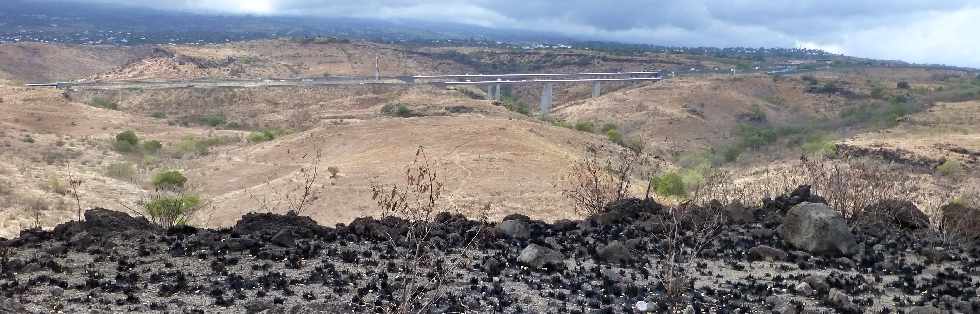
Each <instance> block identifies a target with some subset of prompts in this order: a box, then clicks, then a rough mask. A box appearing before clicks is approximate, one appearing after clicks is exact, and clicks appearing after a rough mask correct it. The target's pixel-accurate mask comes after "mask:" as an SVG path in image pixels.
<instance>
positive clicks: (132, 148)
mask: <svg viewBox="0 0 980 314" xmlns="http://www.w3.org/2000/svg"><path fill="white" fill-rule="evenodd" d="M139 143H140V138H139V136H136V132H133V131H123V132H122V133H119V134H116V141H115V142H113V143H112V147H113V149H115V150H116V151H117V152H120V153H132V152H136V151H139Z"/></svg>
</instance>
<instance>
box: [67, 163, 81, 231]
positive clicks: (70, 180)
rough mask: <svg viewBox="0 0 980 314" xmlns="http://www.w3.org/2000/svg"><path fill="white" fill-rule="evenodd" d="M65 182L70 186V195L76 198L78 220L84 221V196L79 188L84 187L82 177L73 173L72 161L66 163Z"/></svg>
mask: <svg viewBox="0 0 980 314" xmlns="http://www.w3.org/2000/svg"><path fill="white" fill-rule="evenodd" d="M65 173H66V175H65V176H66V178H65V183H67V184H66V185H67V186H68V193H69V194H68V195H69V196H71V198H73V199H75V206H76V207H77V211H76V217H77V218H78V221H82V196H81V194H79V193H78V189H79V188H80V187H82V179H79V178H76V177H75V176H74V175H72V173H71V163H70V162H69V163H66V165H65Z"/></svg>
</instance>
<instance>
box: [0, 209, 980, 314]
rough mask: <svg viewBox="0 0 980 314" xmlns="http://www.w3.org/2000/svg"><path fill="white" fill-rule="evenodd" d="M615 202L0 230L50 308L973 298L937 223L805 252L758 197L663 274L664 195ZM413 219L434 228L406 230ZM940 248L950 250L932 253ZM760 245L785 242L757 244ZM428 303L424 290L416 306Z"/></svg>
mask: <svg viewBox="0 0 980 314" xmlns="http://www.w3.org/2000/svg"><path fill="white" fill-rule="evenodd" d="M797 194H799V195H803V194H805V193H803V192H802V191H801V192H797ZM802 198H803V197H798V198H795V199H794V198H792V197H789V196H783V197H781V198H780V199H784V200H792V201H793V202H795V201H796V200H799V199H802ZM615 205H616V206H610V210H613V211H615V212H613V214H612V215H609V216H606V218H603V219H587V220H577V221H572V220H566V221H557V222H555V223H548V222H544V221H537V220H531V219H525V218H522V217H519V216H513V217H511V218H513V219H509V220H515V221H520V222H523V223H525V224H526V225H527V227H528V228H527V229H528V232H529V234H530V236H529V238H528V239H526V240H524V239H513V238H511V237H507V236H503V235H500V234H499V233H498V232H496V231H495V230H494V225H493V224H484V223H483V222H480V221H474V220H469V219H466V218H465V217H462V216H460V215H456V214H439V215H436V217H434V219H433V220H432V221H431V222H429V223H415V224H413V223H410V222H408V221H406V220H403V219H398V218H394V217H385V218H383V219H380V220H376V219H373V218H361V219H358V220H356V221H354V222H352V223H351V224H350V225H347V226H344V225H338V226H337V227H336V228H327V227H322V226H319V225H316V224H315V223H313V222H312V220H311V219H309V218H307V217H302V216H300V215H297V214H286V215H278V214H250V215H246V217H243V218H242V219H241V220H240V221H239V223H238V225H236V227H234V228H226V229H219V230H210V229H198V228H192V227H182V228H176V229H172V230H167V231H165V232H162V231H161V230H151V231H152V232H147V231H145V230H135V229H132V228H129V227H125V226H127V225H125V224H128V225H136V226H139V225H140V223H139V222H133V221H129V222H126V220H128V218H125V217H122V216H118V215H114V214H113V215H108V217H116V218H118V219H117V220H118V221H123V224H124V226H123V227H120V228H119V229H118V230H115V231H114V230H111V229H110V230H106V229H105V228H104V226H98V225H93V226H92V227H91V228H89V227H86V225H85V222H71V223H67V224H64V225H62V226H59V227H57V228H55V229H56V230H57V232H55V231H43V230H33V231H26V232H24V233H22V236H21V237H19V238H17V239H13V240H10V241H4V242H0V300H3V301H0V302H5V301H6V300H12V301H13V302H14V303H13V304H17V305H20V306H21V307H22V308H23V309H24V311H28V312H42V313H48V312H59V311H60V312H91V311H95V310H98V311H104V312H112V313H117V312H148V311H153V312H167V313H209V312H234V313H249V312H258V313H290V311H292V310H295V311H299V312H317V311H321V312H331V313H332V312H343V313H375V312H385V311H392V310H393V309H395V306H396V305H397V304H401V303H402V302H401V301H400V300H401V299H402V298H403V296H402V292H403V291H405V290H404V287H405V286H404V283H405V282H406V280H414V283H416V285H414V287H417V288H418V289H419V290H418V291H419V292H420V293H421V294H419V293H415V294H413V296H412V297H410V298H411V299H413V300H416V301H414V302H412V303H411V304H412V306H413V307H416V310H414V312H421V313H438V312H465V311H471V312H481V313H482V312H498V313H633V311H634V310H633V309H632V307H633V305H636V304H638V303H639V302H640V301H642V302H646V303H647V305H648V308H649V309H650V310H652V311H653V312H667V311H669V308H670V305H671V303H670V301H671V299H669V298H667V296H666V293H667V288H670V289H671V290H674V291H680V297H678V298H676V299H675V300H679V301H680V302H681V303H679V304H676V305H677V307H679V308H682V309H685V308H686V309H687V311H688V312H693V313H702V312H705V313H763V312H770V311H776V312H781V313H803V312H827V313H829V312H845V311H848V312H854V311H860V310H862V309H868V310H872V309H877V308H879V307H880V305H883V304H888V307H889V309H892V310H895V311H894V312H908V311H909V310H910V309H912V307H913V306H916V305H931V306H935V308H937V309H942V310H943V311H959V312H962V313H971V311H973V312H976V311H977V310H978V309H980V303H978V302H977V301H976V300H977V298H978V293H980V291H978V290H977V288H976V285H977V283H978V282H980V276H978V275H977V274H976V271H975V270H976V269H978V268H980V262H977V261H978V260H980V254H978V253H980V251H978V250H977V249H975V248H972V247H969V244H970V243H971V242H962V243H956V244H955V245H942V246H939V243H938V242H935V240H933V239H934V238H933V237H923V236H921V234H924V233H926V232H928V231H929V230H919V231H917V233H915V234H909V233H908V232H903V231H901V229H896V228H883V229H882V228H871V227H868V226H862V227H860V228H855V229H854V231H853V232H852V233H853V235H854V238H853V239H854V241H855V244H856V249H855V250H854V251H855V254H853V255H850V256H849V257H846V258H845V257H837V256H825V255H821V254H810V253H808V252H805V251H799V250H796V249H793V248H787V247H785V246H784V242H783V238H782V237H781V235H780V234H777V233H774V231H773V230H774V229H775V227H777V226H779V225H780V223H781V222H782V220H783V214H782V213H779V212H777V211H773V210H768V209H764V208H755V209H751V208H749V209H748V210H749V211H751V212H753V216H755V217H756V218H753V219H752V221H750V222H748V223H744V224H725V225H722V226H721V227H720V230H718V231H717V232H718V233H717V234H718V235H717V237H714V238H712V239H711V240H710V241H707V242H700V244H698V242H696V241H694V239H693V238H690V236H692V235H693V234H694V230H692V229H690V228H691V226H687V225H684V226H682V227H681V230H679V231H680V232H679V233H678V234H679V235H680V236H682V237H684V240H683V241H681V248H682V249H683V250H685V251H688V252H690V250H692V249H693V246H694V245H703V247H702V248H703V250H702V251H701V255H700V256H699V258H697V259H695V260H690V256H687V255H686V254H681V255H680V256H677V257H676V261H677V262H679V263H680V264H677V265H680V266H681V268H674V269H677V270H681V271H683V272H684V274H685V276H687V277H684V278H681V277H678V278H676V279H674V280H670V281H669V282H670V284H669V285H668V286H665V285H664V284H663V282H664V280H663V279H662V278H663V275H664V274H663V271H664V270H666V269H670V268H668V266H670V265H672V263H670V262H669V261H667V260H666V259H665V257H666V255H665V254H664V253H665V249H666V246H665V243H666V242H664V239H663V235H662V234H659V233H657V231H662V230H663V220H664V218H665V212H664V211H661V210H659V209H656V208H657V205H654V203H652V202H643V201H639V200H626V201H624V202H619V203H617V204H615ZM716 205H717V206H716ZM711 206H713V207H712V208H711V209H712V210H718V209H723V208H724V207H719V206H720V203H716V204H713V205H711ZM786 216H788V217H789V216H792V215H791V214H789V213H788V214H787V215H786ZM113 219H115V218H113ZM132 219H136V220H139V219H138V218H132ZM94 220H95V221H98V220H99V219H94ZM409 228H414V229H413V230H426V231H427V233H426V235H424V236H421V238H408V237H404V235H405V234H406V233H407V230H408V229H409ZM102 232H104V233H102ZM388 234H390V235H392V236H393V237H397V238H395V241H389V240H388V239H387V235H388ZM382 235H384V236H382ZM498 235H499V236H498ZM379 237H381V238H383V239H379ZM72 238H75V240H74V241H75V243H76V244H78V245H83V244H84V245H85V246H86V247H85V248H84V249H79V248H76V247H74V246H72V244H71V243H72ZM287 239H288V240H287ZM940 247H941V249H940ZM780 251H783V252H784V254H785V258H784V259H783V258H782V256H783V254H780V253H779V252H780ZM935 251H939V252H941V253H942V254H941V255H942V258H935V257H928V256H939V255H938V254H936V252H935ZM765 256H774V257H776V258H772V260H773V261H771V262H763V263H750V262H749V260H751V259H756V258H759V257H762V258H765ZM624 261H629V262H624ZM440 287H441V288H440ZM422 291H424V292H422ZM831 291H833V292H831ZM884 291H888V292H887V293H883V292H884ZM429 296H432V299H427V298H428V297H429ZM8 303H9V302H8ZM423 303H425V304H430V306H429V307H428V308H426V309H420V308H418V307H420V306H422V304H423ZM18 312H23V311H18Z"/></svg>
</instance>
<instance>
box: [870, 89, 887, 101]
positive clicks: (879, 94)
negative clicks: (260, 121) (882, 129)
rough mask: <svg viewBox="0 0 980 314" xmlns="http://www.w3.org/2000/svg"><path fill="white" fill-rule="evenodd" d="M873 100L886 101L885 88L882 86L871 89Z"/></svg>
mask: <svg viewBox="0 0 980 314" xmlns="http://www.w3.org/2000/svg"><path fill="white" fill-rule="evenodd" d="M871 98H874V99H884V98H885V88H884V87H881V86H875V87H872V88H871Z"/></svg>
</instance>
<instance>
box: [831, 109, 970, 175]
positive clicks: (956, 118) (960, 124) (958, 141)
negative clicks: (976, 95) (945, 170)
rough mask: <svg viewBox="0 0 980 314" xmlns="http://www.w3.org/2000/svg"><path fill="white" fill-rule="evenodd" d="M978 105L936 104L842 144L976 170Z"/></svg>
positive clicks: (966, 169)
mask: <svg viewBox="0 0 980 314" xmlns="http://www.w3.org/2000/svg"><path fill="white" fill-rule="evenodd" d="M978 126H980V102H978V101H969V102H956V103H940V104H937V105H936V106H934V107H931V108H929V109H928V110H927V111H924V112H920V113H916V114H913V115H911V116H908V117H906V118H904V119H902V121H901V122H900V123H899V124H898V126H896V127H894V128H889V129H885V130H880V131H875V132H868V133H863V134H859V135H857V136H855V137H853V138H850V139H848V140H846V141H844V142H843V144H845V145H848V146H854V147H859V148H864V149H868V150H885V151H893V152H897V153H898V154H900V155H904V158H910V159H913V160H916V159H921V160H926V161H927V162H929V163H932V164H934V165H940V164H942V163H944V162H945V161H946V160H951V162H952V163H956V164H959V166H957V167H956V168H962V169H963V170H965V171H969V170H973V171H976V170H978V168H980V167H978V166H980V164H978V159H980V127H978Z"/></svg>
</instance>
